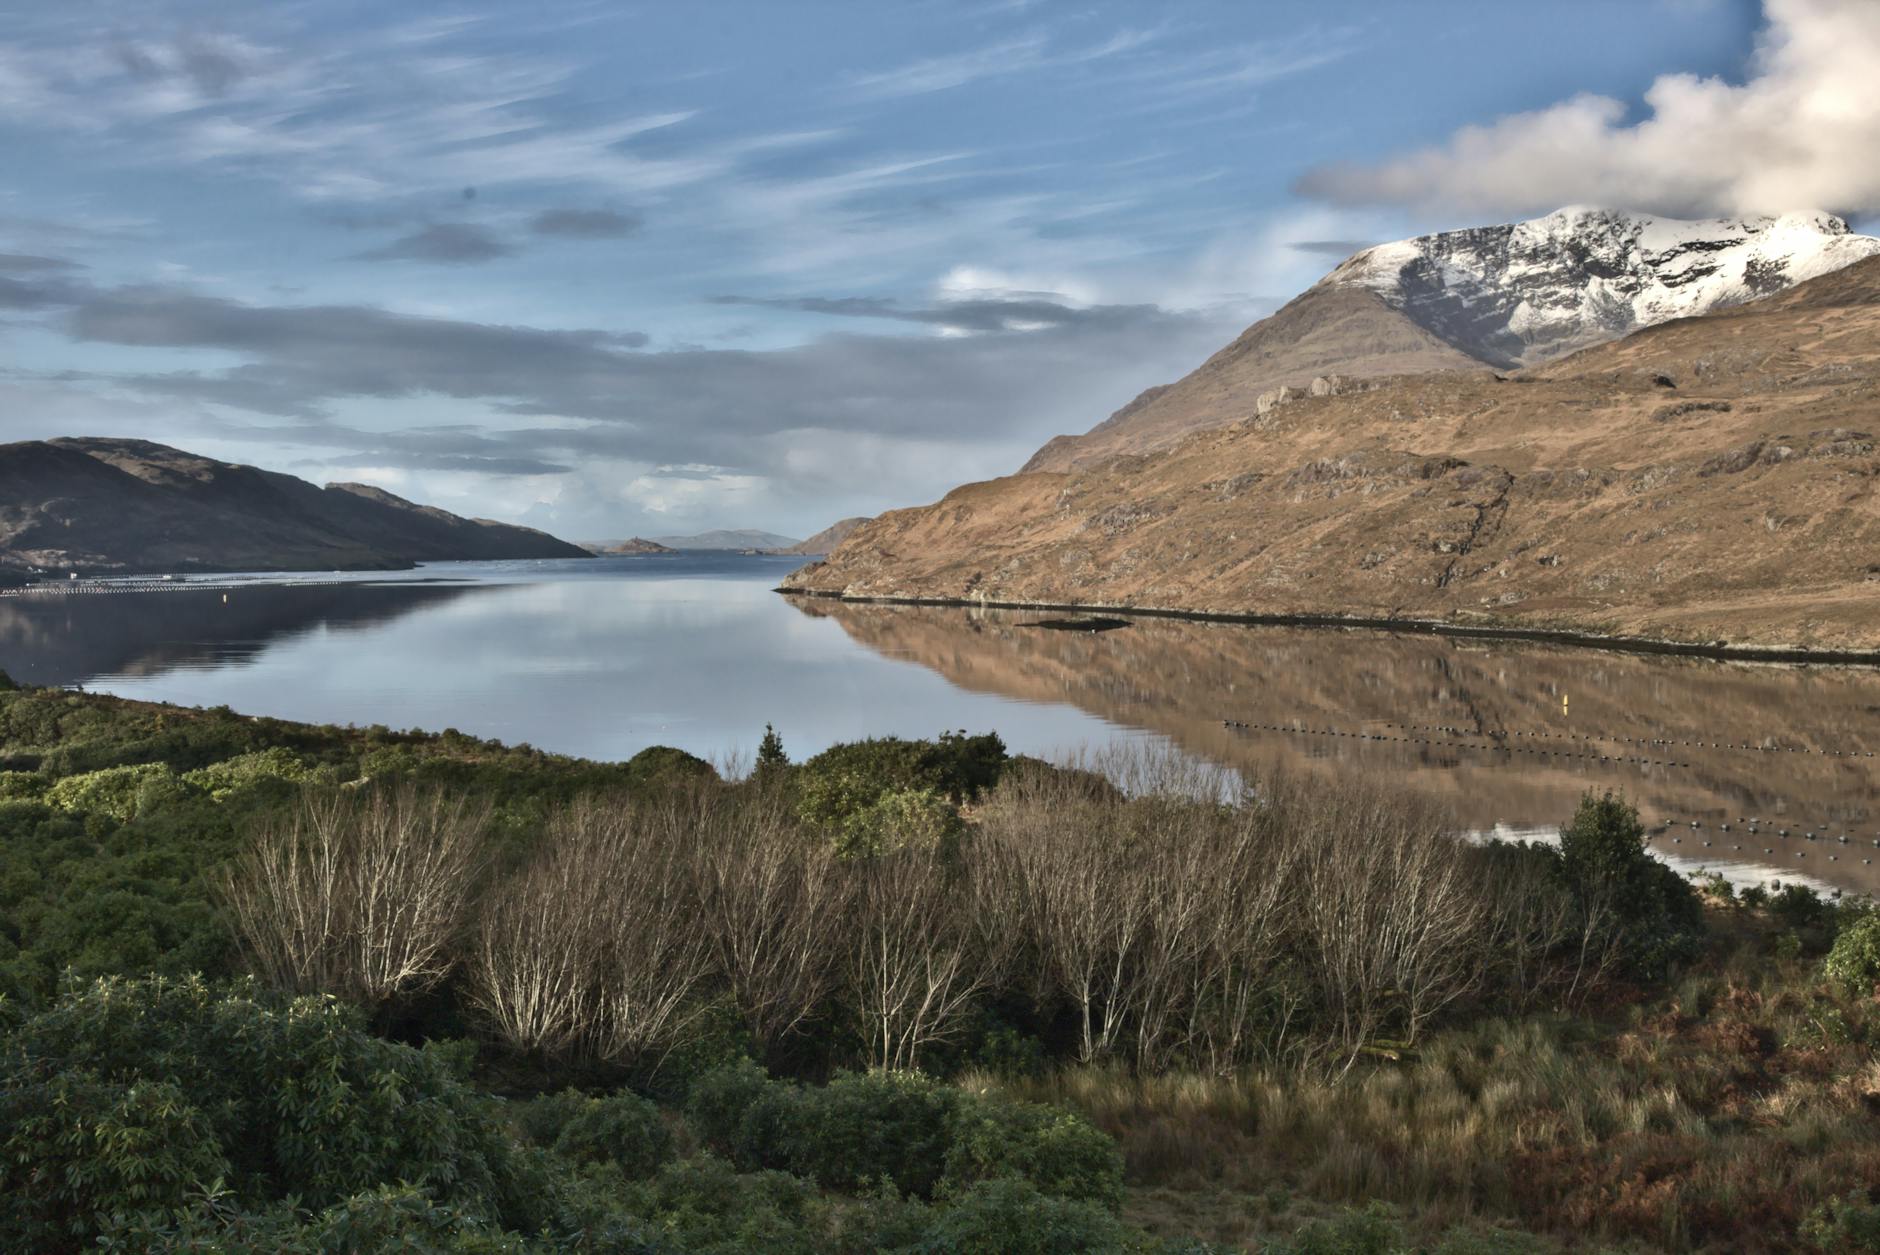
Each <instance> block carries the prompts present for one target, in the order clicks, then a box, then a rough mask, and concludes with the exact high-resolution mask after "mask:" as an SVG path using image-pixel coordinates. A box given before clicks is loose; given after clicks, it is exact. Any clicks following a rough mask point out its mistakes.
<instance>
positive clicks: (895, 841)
mask: <svg viewBox="0 0 1880 1255" xmlns="http://www.w3.org/2000/svg"><path fill="white" fill-rule="evenodd" d="M965 827H966V825H965V823H964V821H962V820H961V819H960V813H959V811H958V809H956V808H955V807H954V805H953V803H951V802H949V801H947V800H946V798H944V797H942V796H940V794H938V793H936V792H934V791H933V790H932V789H890V790H888V791H887V792H885V793H883V794H881V795H880V796H879V797H877V798H876V799H875V800H874V801H872V802H870V803H869V804H868V805H867V806H864V807H862V808H861V809H860V810H857V811H855V812H853V813H852V814H850V815H848V816H847V817H845V818H844V819H843V820H842V821H841V823H840V824H838V825H837V826H836V828H835V849H836V853H838V854H840V855H842V856H843V857H844V858H867V857H872V856H874V855H877V854H887V853H891V852H893V851H895V850H906V849H914V850H951V849H953V848H954V847H955V846H956V845H957V844H958V841H959V837H960V834H961V832H963V831H964V830H965Z"/></svg>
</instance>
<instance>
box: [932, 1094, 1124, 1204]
mask: <svg viewBox="0 0 1880 1255" xmlns="http://www.w3.org/2000/svg"><path fill="white" fill-rule="evenodd" d="M999 1177H1019V1178H1021V1179H1023V1180H1025V1181H1028V1182H1030V1183H1031V1184H1032V1185H1034V1186H1036V1187H1037V1188H1038V1189H1039V1190H1040V1191H1042V1192H1043V1193H1045V1194H1049V1195H1051V1196H1053V1197H1055V1198H1070V1199H1076V1200H1079V1201H1081V1202H1086V1203H1096V1204H1099V1205H1101V1206H1103V1207H1107V1208H1109V1209H1111V1210H1115V1209H1116V1208H1117V1207H1118V1206H1120V1205H1121V1204H1122V1201H1123V1152H1122V1150H1121V1148H1119V1147H1118V1146H1117V1144H1116V1143H1115V1142H1114V1141H1113V1140H1111V1138H1110V1137H1109V1136H1108V1135H1107V1134H1106V1133H1104V1132H1103V1131H1102V1130H1101V1129H1099V1128H1097V1127H1096V1126H1095V1125H1093V1124H1091V1123H1090V1122H1089V1121H1088V1120H1086V1119H1084V1118H1083V1117H1082V1116H1079V1115H1076V1114H1074V1113H1072V1112H1069V1111H1065V1110H1063V1109H1061V1108H1058V1107H1047V1106H1044V1105H1042V1104H1039V1103H1025V1102H1012V1101H1010V1100H1007V1099H999V1098H992V1097H988V1096H984V1095H967V1096H965V1097H963V1098H962V1100H961V1101H960V1102H958V1103H957V1104H956V1105H955V1107H954V1109H953V1111H952V1112H951V1113H950V1116H949V1119H948V1126H947V1151H946V1189H947V1190H948V1191H949V1192H958V1191H959V1190H961V1189H963V1188H965V1187H967V1186H970V1185H973V1184H975V1183H977V1182H981V1181H988V1180H993V1179H995V1178H999Z"/></svg>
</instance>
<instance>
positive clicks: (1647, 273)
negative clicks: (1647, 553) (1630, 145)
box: [1317, 206, 1880, 367]
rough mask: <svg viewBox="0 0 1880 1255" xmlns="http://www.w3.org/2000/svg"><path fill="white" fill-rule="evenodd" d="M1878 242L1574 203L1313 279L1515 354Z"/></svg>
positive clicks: (1846, 259)
mask: <svg viewBox="0 0 1880 1255" xmlns="http://www.w3.org/2000/svg"><path fill="white" fill-rule="evenodd" d="M1876 253H1880V239H1875V238H1873V237H1871V236H1865V235H1855V234H1853V233H1852V232H1850V231H1849V230H1848V226H1847V223H1845V222H1843V221H1842V220H1841V219H1839V218H1837V217H1835V216H1834V215H1833V214H1827V213H1820V212H1802V213H1789V214H1783V215H1781V216H1779V217H1747V218H1716V219H1706V220H1702V221H1695V222H1691V221H1683V220H1680V219H1676V218H1658V217H1653V216H1650V215H1648V214H1631V213H1623V212H1619V211H1615V210H1610V209H1595V208H1588V207H1584V206H1573V207H1569V208H1566V209H1559V210H1556V211H1554V212H1553V213H1550V214H1548V215H1547V216H1546V217H1543V218H1535V219H1532V220H1531V221H1528V222H1516V223H1511V224H1506V225H1502V226H1493V227H1475V228H1471V229H1468V230H1463V231H1444V232H1440V233H1438V234H1436V235H1425V236H1419V237H1418V238H1416V239H1413V240H1402V241H1399V242H1397V243H1395V244H1380V245H1378V246H1376V247H1375V248H1368V249H1365V250H1364V251H1363V252H1361V253H1357V254H1355V255H1353V256H1352V257H1351V258H1350V259H1348V260H1347V261H1345V262H1344V263H1343V264H1342V265H1340V266H1339V267H1338V268H1337V269H1336V270H1334V271H1332V272H1331V273H1330V274H1329V275H1327V276H1325V278H1324V279H1321V280H1320V281H1319V283H1318V285H1317V287H1319V288H1341V287H1342V288H1364V289H1368V290H1369V291H1372V292H1375V293H1377V294H1378V296H1380V297H1381V298H1383V300H1384V301H1385V302H1386V303H1387V304H1388V305H1390V306H1391V307H1392V308H1393V309H1396V310H1398V311H1400V312H1401V313H1403V314H1405V315H1406V316H1408V317H1409V318H1410V319H1412V320H1413V321H1415V322H1416V323H1417V324H1418V325H1420V326H1422V327H1423V328H1425V329H1426V330H1428V331H1429V332H1431V333H1432V334H1434V335H1436V336H1438V337H1439V338H1441V339H1442V340H1444V341H1446V342H1448V343H1449V344H1451V345H1453V346H1455V347H1456V348H1458V349H1460V350H1462V351H1463V352H1464V353H1467V354H1469V355H1470V356H1471V357H1474V358H1477V359H1479V360H1481V361H1484V362H1488V363H1490V364H1492V365H1496V366H1507V367H1512V366H1521V365H1527V364H1532V363H1534V362H1538V361H1543V360H1546V359H1548V358H1554V357H1560V356H1562V355H1564V354H1566V353H1571V352H1574V351H1575V350H1577V349H1581V348H1585V347H1587V346H1589V345H1593V344H1598V343H1600V342H1601V341H1605V340H1611V339H1615V338H1616V337H1619V336H1622V335H1625V334H1626V333H1628V332H1630V331H1634V330H1636V329H1638V328H1640V327H1646V326H1650V325H1652V324H1654V323H1660V322H1666V321H1668V320H1670V319H1673V318H1686V317H1690V316H1693V315H1696V314H1702V313H1706V312H1708V311H1710V310H1713V309H1716V308H1719V307H1721V306H1726V305H1735V304H1740V303H1741V302H1743V301H1748V300H1753V299H1755V298H1756V297H1759V296H1766V295H1768V294H1769V293H1771V292H1778V291H1781V290H1782V289H1784V288H1787V287H1791V286H1793V285H1794V284H1797V283H1800V282H1802V281H1803V280H1806V279H1813V278H1815V277H1817V276H1818V275H1824V274H1827V273H1828V272H1830V271H1833V270H1839V269H1840V268H1841V267H1843V266H1847V265H1850V264H1851V263H1853V262H1856V261H1859V260H1861V259H1862V258H1864V257H1870V256H1873V255H1874V254H1876Z"/></svg>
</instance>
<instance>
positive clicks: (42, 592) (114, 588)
mask: <svg viewBox="0 0 1880 1255" xmlns="http://www.w3.org/2000/svg"><path fill="white" fill-rule="evenodd" d="M343 583H345V581H344V580H290V581H284V584H283V586H285V587H290V588H327V587H331V586H335V585H339V584H343ZM245 587H247V585H243V584H189V583H161V582H158V581H155V580H152V581H151V582H149V583H147V584H26V585H23V586H21V587H19V588H0V597H44V596H47V595H52V596H56V597H97V596H102V595H104V594H106V593H213V592H218V591H222V590H226V589H237V588H245Z"/></svg>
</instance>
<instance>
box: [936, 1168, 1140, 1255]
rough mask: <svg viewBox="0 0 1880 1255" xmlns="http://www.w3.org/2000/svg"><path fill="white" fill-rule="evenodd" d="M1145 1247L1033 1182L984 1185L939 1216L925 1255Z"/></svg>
mask: <svg viewBox="0 0 1880 1255" xmlns="http://www.w3.org/2000/svg"><path fill="white" fill-rule="evenodd" d="M1132 1247H1134V1248H1136V1249H1141V1245H1140V1244H1139V1243H1138V1242H1136V1241H1133V1240H1132V1235H1131V1234H1130V1232H1129V1230H1128V1229H1126V1228H1124V1226H1123V1225H1122V1223H1121V1222H1120V1221H1118V1220H1117V1219H1116V1217H1114V1216H1112V1215H1111V1214H1110V1213H1109V1212H1108V1211H1106V1210H1104V1209H1103V1208H1102V1207H1099V1206H1097V1205H1095V1204H1093V1203H1086V1202H1079V1201H1077V1200H1075V1199H1069V1198H1053V1197H1051V1196H1050V1195H1048V1194H1045V1193H1043V1192H1041V1191H1040V1190H1039V1189H1038V1187H1037V1186H1035V1185H1033V1184H1031V1183H1030V1182H1029V1181H1021V1180H1016V1179H1014V1178H1011V1177H1002V1178H999V1179H997V1180H992V1181H982V1182H980V1183H978V1184H977V1185H974V1186H972V1187H971V1188H970V1189H967V1190H964V1191H962V1192H961V1193H959V1194H957V1195H955V1196H954V1197H953V1198H952V1199H950V1200H949V1205H948V1206H947V1207H945V1208H944V1209H941V1210H939V1211H938V1213H937V1215H936V1217H935V1220H934V1223H933V1226H932V1228H931V1230H930V1231H929V1233H928V1235H927V1237H926V1239H925V1240H924V1241H923V1242H922V1243H921V1245H920V1247H919V1248H918V1249H919V1250H920V1251H921V1252H923V1255H928V1253H930V1255H973V1253H974V1252H990V1251H997V1252H999V1255H1074V1253H1076V1252H1090V1253H1091V1255H1098V1253H1102V1255H1114V1253H1115V1252H1119V1251H1127V1250H1130V1249H1131V1248H1132Z"/></svg>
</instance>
